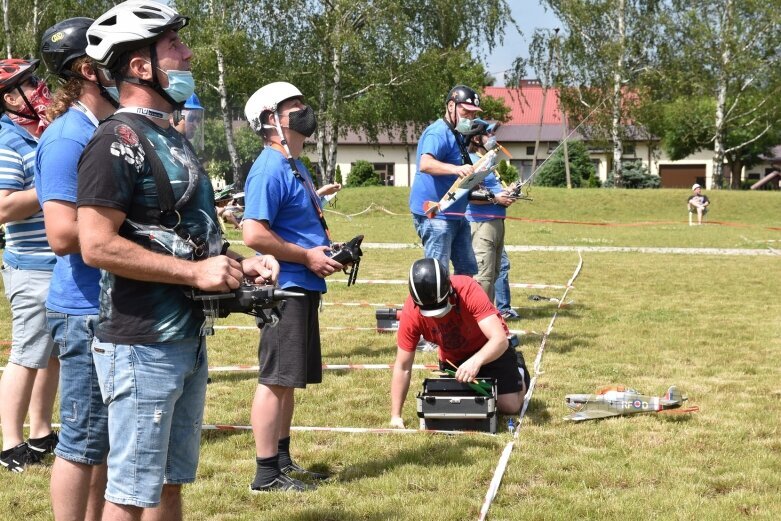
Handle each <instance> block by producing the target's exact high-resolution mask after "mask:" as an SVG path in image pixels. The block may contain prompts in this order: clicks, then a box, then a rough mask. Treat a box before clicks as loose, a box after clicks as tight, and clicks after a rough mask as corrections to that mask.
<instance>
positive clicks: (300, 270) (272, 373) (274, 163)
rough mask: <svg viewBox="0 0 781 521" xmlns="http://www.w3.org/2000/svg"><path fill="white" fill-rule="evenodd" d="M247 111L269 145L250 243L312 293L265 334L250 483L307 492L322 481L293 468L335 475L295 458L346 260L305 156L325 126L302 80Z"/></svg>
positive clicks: (257, 98) (253, 191) (253, 202)
mask: <svg viewBox="0 0 781 521" xmlns="http://www.w3.org/2000/svg"><path fill="white" fill-rule="evenodd" d="M245 112H246V115H247V120H248V121H249V122H250V126H251V127H252V129H253V130H254V131H255V132H257V133H258V134H259V135H260V136H261V137H262V138H263V141H264V143H265V145H266V146H265V148H264V149H263V152H261V154H260V156H258V159H257V160H256V161H255V164H254V165H252V169H251V170H250V173H249V175H248V176H247V183H246V186H245V189H244V193H245V196H244V200H245V203H246V204H245V208H244V226H243V232H244V242H245V244H246V245H247V246H249V247H251V248H252V249H254V250H256V251H259V252H263V253H266V254H271V255H273V256H274V257H276V258H277V259H279V261H280V262H279V264H280V274H279V285H280V286H281V287H282V288H285V289H291V290H293V291H297V292H300V293H305V294H306V298H297V299H289V300H287V301H286V302H284V303H283V304H282V305H281V306H280V311H281V315H282V316H281V319H280V321H279V323H278V324H277V326H276V327H274V328H268V327H266V328H264V329H263V332H262V335H261V339H260V346H259V350H258V358H259V361H260V374H259V375H258V387H257V390H256V392H255V398H254V400H253V402H252V415H251V420H252V432H253V434H254V436H255V450H256V464H257V468H256V473H255V479H254V481H253V482H252V484H251V487H250V488H251V489H252V490H253V491H257V492H260V491H271V490H292V491H302V490H308V489H311V488H314V487H313V486H312V485H308V484H306V483H304V482H303V481H300V480H298V479H294V478H293V477H292V476H293V475H295V476H299V477H304V478H309V479H324V478H326V477H327V475H324V474H320V473H316V472H312V471H308V470H305V469H303V468H302V467H300V466H298V465H297V464H296V463H295V462H294V461H293V460H292V459H291V456H290V424H291V422H292V419H293V405H294V402H293V393H294V391H295V389H296V388H299V389H303V388H306V386H307V384H315V383H320V382H321V381H322V359H321V354H320V324H319V321H318V307H319V304H320V294H321V293H325V291H326V284H325V277H327V276H329V275H331V274H333V273H334V272H336V271H338V270H340V269H341V268H342V265H341V264H339V263H338V262H336V261H334V260H332V259H331V258H330V257H329V256H328V254H327V252H328V250H329V248H330V245H331V241H330V237H329V235H328V227H327V225H326V223H325V219H324V217H323V211H322V207H321V203H320V198H319V197H318V194H317V193H316V191H315V188H314V185H313V184H312V178H311V176H310V174H309V172H308V171H307V169H306V167H305V166H304V164H303V163H302V162H301V161H300V160H299V159H298V158H299V156H300V155H301V152H302V151H303V149H304V140H305V139H306V138H307V137H309V136H311V135H312V134H313V133H314V131H315V129H316V127H317V120H316V118H315V114H314V111H313V110H312V107H311V106H309V105H306V104H304V101H303V94H302V93H301V91H300V90H298V89H297V88H296V87H295V86H294V85H291V84H290V83H286V82H276V83H271V84H269V85H266V86H264V87H262V88H261V89H259V90H258V91H257V92H255V94H253V95H252V96H251V97H250V99H249V101H247V105H246V107H245Z"/></svg>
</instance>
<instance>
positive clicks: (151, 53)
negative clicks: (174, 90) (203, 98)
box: [117, 42, 184, 110]
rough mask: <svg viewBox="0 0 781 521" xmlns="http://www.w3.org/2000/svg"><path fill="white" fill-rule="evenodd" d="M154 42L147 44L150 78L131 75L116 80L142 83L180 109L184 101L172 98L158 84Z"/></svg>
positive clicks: (174, 107)
mask: <svg viewBox="0 0 781 521" xmlns="http://www.w3.org/2000/svg"><path fill="white" fill-rule="evenodd" d="M155 44H156V42H152V44H151V45H150V46H149V64H150V65H151V66H152V80H151V81H150V80H142V79H141V78H133V77H117V80H118V81H125V82H127V83H134V84H136V85H142V86H144V87H149V88H151V89H152V90H154V91H155V92H157V93H158V94H159V95H160V96H161V97H162V98H163V99H164V100H165V101H166V102H168V104H169V105H171V107H172V108H173V109H174V110H181V108H182V107H184V102H181V103H180V102H178V101H176V100H175V99H173V98H172V97H171V96H169V95H168V93H167V92H166V91H165V89H164V88H163V87H162V85H160V80H158V78H157V70H158V69H159V67H158V65H157V64H158V62H157V50H156V48H155ZM117 76H118V75H117Z"/></svg>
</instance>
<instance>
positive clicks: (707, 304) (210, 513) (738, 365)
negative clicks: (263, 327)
mask: <svg viewBox="0 0 781 521" xmlns="http://www.w3.org/2000/svg"><path fill="white" fill-rule="evenodd" d="M407 194H408V192H407V191H406V190H403V189H388V188H377V189H352V190H345V191H344V193H343V194H341V195H340V196H339V201H338V202H337V205H336V208H335V210H336V211H338V212H341V213H343V214H352V213H357V212H360V211H361V210H363V209H365V208H366V207H367V206H369V204H370V203H372V202H374V203H375V204H377V205H381V206H382V207H384V208H385V209H387V210H389V211H391V212H394V213H398V214H403V215H401V216H394V215H389V214H387V213H385V212H381V211H372V212H367V213H365V214H362V215H360V216H357V217H353V218H352V219H351V220H348V219H347V218H345V217H342V216H339V215H336V214H332V213H329V214H327V217H328V219H329V224H330V226H331V228H332V231H333V236H334V238H335V239H338V240H346V239H349V238H350V237H352V236H353V235H355V234H357V233H363V234H365V235H366V241H369V242H400V243H414V242H416V240H417V237H416V236H415V234H414V231H413V229H412V224H411V219H410V217H409V214H408V212H407V210H406V197H407ZM687 194H688V192H687V191H686V190H654V191H615V190H576V191H566V190H559V189H542V188H539V189H538V188H535V189H533V191H532V196H533V197H534V200H533V201H531V202H529V201H521V202H519V203H517V204H516V205H515V206H514V207H513V209H512V212H511V215H512V216H515V217H521V218H524V219H548V220H566V221H580V222H583V221H588V222H600V223H613V224H630V223H650V224H643V225H639V226H611V227H598V226H589V225H583V224H557V223H553V222H532V221H529V220H513V221H508V236H509V238H508V241H507V242H508V244H515V245H566V246H653V247H713V248H754V249H756V248H759V249H768V248H775V249H778V250H781V231H779V230H773V229H770V228H773V227H778V226H781V194H779V193H766V192H763V193H751V192H708V196H709V197H710V198H711V201H712V211H711V213H710V214H709V217H710V219H711V220H712V221H718V222H724V223H730V225H716V224H710V225H707V226H703V227H689V226H688V224H687V221H686V211H685V200H686V197H687ZM654 223H656V224H654ZM232 237H233V238H234V239H239V236H238V235H235V234H232ZM420 256H422V250H420V249H399V250H378V249H367V251H366V255H365V256H364V261H363V263H362V266H361V271H360V277H359V279H369V278H371V279H401V278H405V276H406V272H407V269H408V268H409V265H410V263H411V262H412V261H414V260H415V259H416V258H418V257H420ZM583 259H584V267H583V271H582V272H581V274H580V277H579V278H578V279H577V281H576V283H575V289H574V290H573V291H571V292H570V294H569V296H570V297H571V298H573V299H574V300H575V303H574V304H573V305H572V306H570V307H567V308H564V309H563V310H561V311H560V313H559V317H558V319H557V321H556V323H555V326H554V329H553V332H552V335H551V336H550V338H549V339H548V342H547V349H546V352H545V355H544V358H543V362H542V371H543V374H541V375H540V376H539V379H538V382H537V387H536V390H535V392H534V396H533V398H532V401H531V404H530V407H529V410H528V413H527V416H526V418H525V419H524V422H523V427H522V429H521V433H520V438H519V441H518V443H517V444H516V446H515V450H514V451H513V453H512V456H511V458H510V462H509V466H508V469H507V472H506V474H505V476H504V480H503V482H502V485H501V488H500V489H499V493H498V495H497V497H496V500H495V502H494V504H493V506H492V507H491V510H490V512H489V519H496V520H514V519H540V520H573V519H598V520H603V519H604V520H616V521H619V520H621V521H623V520H646V519H663V520H668V519H674V520H678V519H680V520H702V519H705V520H711V519H714V520H722V519H723V520H734V519H743V518H746V519H762V520H775V519H778V518H779V514H778V513H779V512H781V495H780V494H779V490H781V458H779V453H781V436H780V435H779V431H778V419H779V417H780V415H781V383H779V382H781V369H779V364H778V356H779V352H781V299H780V298H779V295H781V278H780V277H779V273H781V256H718V255H681V254H651V253H634V252H625V253H613V252H611V253H595V252H589V251H585V252H584V253H583ZM511 260H512V265H513V266H512V272H511V280H512V281H514V282H544V283H550V284H562V283H564V282H566V281H567V279H569V277H570V276H571V275H572V272H573V270H574V268H575V266H576V264H577V262H578V255H577V253H574V252H522V253H520V252H514V253H511ZM339 278H343V276H339ZM405 293H406V287H405V286H403V285H395V286H391V285H361V284H358V285H357V286H354V287H351V288H346V287H345V285H344V284H339V283H334V284H331V285H330V287H329V292H328V294H327V295H326V301H327V302H332V303H342V302H357V301H367V302H402V301H403V299H404V297H405ZM532 293H539V294H544V295H546V296H560V295H561V293H562V292H561V291H560V290H520V289H516V290H513V304H514V305H516V306H519V307H520V308H521V310H520V311H521V315H522V317H523V319H522V320H521V321H520V322H516V323H511V327H513V328H522V329H528V330H534V331H544V330H545V328H546V327H547V325H548V323H549V322H550V319H551V316H552V315H553V313H554V311H555V308H554V307H553V306H552V305H551V304H550V303H544V302H531V301H529V300H528V299H527V297H528V295H530V294H532ZM222 324H223V325H249V324H252V322H251V321H250V320H248V318H247V317H244V316H241V315H233V316H231V317H228V318H227V319H224V320H223V321H222ZM321 324H322V325H323V326H359V327H371V326H373V325H374V324H375V320H374V310H373V309H372V308H368V307H359V308H354V307H340V306H326V307H325V308H324V311H323V313H322V315H321ZM322 337H323V346H324V358H325V362H327V363H348V362H351V363H390V362H391V361H392V360H393V357H394V352H395V343H394V337H393V335H391V334H377V333H373V332H350V331H326V330H324V331H323V333H322ZM9 338H10V324H9V316H8V306H7V303H6V301H5V300H2V299H0V341H2V340H8V339H9ZM540 341H541V337H539V336H535V335H529V336H524V337H522V339H521V349H522V351H523V353H524V355H525V357H526V360H527V361H529V362H531V360H533V359H534V357H535V356H536V353H537V350H538V348H539V345H540ZM256 346H257V332H255V331H252V330H221V331H218V333H217V335H216V336H215V337H214V338H212V339H211V341H210V358H211V360H210V365H212V366H216V365H234V364H254V363H256V358H255V357H256ZM0 352H2V354H0V364H2V365H4V364H5V361H6V358H7V346H1V347H0ZM434 360H435V356H434V355H433V354H431V353H423V354H419V355H418V357H417V358H416V363H433V362H434ZM426 375H427V374H426V372H424V371H420V372H416V373H415V375H414V378H413V383H412V386H411V390H410V397H409V398H408V400H407V403H406V406H405V409H404V418H405V420H406V422H407V424H408V425H411V426H414V425H415V424H416V420H417V419H416V416H415V406H414V399H413V395H414V394H415V393H416V392H417V391H418V390H419V388H420V383H421V381H422V379H423V378H424V377H426ZM389 377H390V373H389V372H386V371H370V370H365V371H337V372H333V371H331V372H327V373H326V374H325V379H324V382H323V383H322V384H321V385H317V386H313V387H311V388H310V389H308V390H306V391H304V392H300V393H298V394H297V408H296V416H295V418H294V425H301V426H340V427H384V426H385V425H386V423H387V421H388V417H389V398H388V392H389ZM212 379H213V382H212V384H211V385H210V386H209V390H208V399H207V401H208V404H207V410H206V422H207V423H227V424H237V425H246V424H248V423H249V405H250V402H251V399H252V393H253V391H254V388H255V385H256V377H255V375H254V374H249V373H244V374H242V373H231V374H226V373H222V374H217V373H214V374H212ZM610 384H625V385H628V386H630V387H634V388H636V389H638V390H640V391H644V392H646V393H648V394H661V393H664V391H665V390H666V389H667V387H669V386H670V385H671V384H676V385H678V386H679V387H680V388H681V389H682V391H683V392H684V394H687V395H688V396H689V402H688V404H690V405H698V406H699V407H700V409H701V410H700V412H699V413H697V414H693V415H686V416H679V417H675V416H657V415H647V416H637V417H625V418H615V419H608V420H604V421H599V422H585V423H582V424H571V423H568V422H564V421H562V417H563V416H564V415H566V414H567V412H568V410H567V408H566V406H565V405H564V395H565V394H568V393H582V392H591V391H593V390H594V389H596V388H598V387H601V386H604V385H610ZM0 399H2V397H0ZM509 440H510V436H509V435H508V434H506V433H505V432H502V433H501V434H499V435H498V436H496V437H488V436H484V435H465V436H432V435H425V434H410V435H377V434H338V433H312V432H307V433H295V434H294V436H293V452H294V455H295V456H296V457H297V459H298V460H299V461H300V462H301V463H302V464H305V465H309V466H314V467H317V468H320V469H328V470H330V471H331V472H333V473H334V474H335V477H334V478H333V479H332V480H331V481H330V482H329V483H328V484H326V485H323V486H321V487H320V488H319V489H318V490H317V491H315V492H312V493H308V494H267V495H250V494H249V493H248V492H247V486H248V484H249V482H250V481H251V479H252V476H253V472H254V456H253V452H254V450H253V443H252V436H251V434H250V433H248V432H223V431H220V432H215V431H210V432H206V433H205V434H204V438H203V443H202V445H203V450H202V452H201V464H200V467H199V475H198V481H197V483H196V484H195V485H193V486H190V487H187V488H186V492H185V502H186V505H185V508H186V516H187V518H188V519H195V520H215V521H216V520H256V519H262V520H279V521H282V520H293V521H305V520H312V521H314V520H333V521H336V520H339V521H353V520H355V521H357V520H367V521H375V520H376V521H380V520H386V519H391V520H410V521H412V520H416V521H417V520H420V519H443V520H462V519H476V518H477V515H478V512H479V509H480V506H481V504H482V502H483V498H484V496H485V493H486V490H487V488H488V484H489V482H490V480H491V477H492V475H493V472H494V467H495V465H496V463H497V461H498V459H499V456H500V454H501V451H502V449H503V447H504V446H505V444H506V443H507V442H508V441H509ZM48 478H49V469H48V468H46V467H37V468H32V469H30V471H28V472H26V473H25V474H22V475H12V474H10V473H2V474H0V505H2V507H0V519H3V520H5V519H8V520H18V519H25V520H27V521H34V520H44V519H50V517H51V515H50V510H49V501H48Z"/></svg>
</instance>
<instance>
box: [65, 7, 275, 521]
mask: <svg viewBox="0 0 781 521" xmlns="http://www.w3.org/2000/svg"><path fill="white" fill-rule="evenodd" d="M187 22H188V19H187V18H185V17H183V16H181V15H179V13H177V12H176V11H175V10H174V9H172V8H170V7H168V6H166V5H164V4H158V3H155V2H152V3H149V4H145V3H141V2H137V1H132V2H125V3H123V4H120V5H117V6H116V7H114V8H112V9H110V10H109V11H108V12H107V13H105V14H104V15H102V16H101V17H99V18H98V19H97V20H96V21H95V23H93V24H92V26H91V27H90V29H89V30H88V33H87V36H88V41H89V42H90V45H89V46H88V47H87V53H88V54H89V56H90V57H91V58H93V59H94V60H95V61H96V62H97V63H98V65H99V66H101V67H104V68H106V69H108V70H110V71H111V74H112V76H113V77H114V78H115V79H116V81H117V84H118V86H119V90H120V100H119V101H120V109H119V111H118V113H119V116H118V117H120V118H127V120H126V121H120V120H116V119H109V120H107V121H105V122H104V123H103V124H101V126H100V127H99V128H98V130H97V131H96V132H95V135H94V136H93V138H92V140H91V141H90V142H89V144H88V145H87V147H86V148H85V149H84V153H83V154H82V156H81V161H80V163H79V172H78V176H79V180H78V183H79V186H78V202H77V206H78V222H79V241H80V244H81V253H82V256H83V258H84V260H85V262H86V263H87V264H89V265H91V266H96V267H99V268H101V269H102V270H103V273H102V280H101V295H100V314H99V320H98V326H97V328H96V331H95V341H94V342H93V347H92V351H93V359H94V364H95V368H96V372H97V375H98V380H99V382H100V388H101V392H102V394H103V399H104V401H105V402H106V403H108V424H109V442H110V452H109V455H108V483H107V485H106V495H105V497H106V500H107V501H106V506H105V509H104V512H103V519H104V520H109V519H111V520H114V519H120V520H133V519H140V518H141V515H142V512H143V509H145V508H154V507H157V506H159V507H160V510H158V511H156V515H159V518H160V519H171V520H174V521H176V520H180V519H181V515H182V514H181V512H182V507H181V485H182V484H184V483H190V482H192V481H193V480H194V479H195V472H196V468H197V465H198V451H199V444H200V433H201V422H202V419H203V406H204V401H205V396H206V379H207V367H208V366H207V359H206V346H205V342H204V334H205V333H206V331H207V330H208V329H209V324H208V323H206V322H205V317H204V313H203V311H202V307H201V305H200V304H197V303H196V302H194V301H193V300H191V299H189V298H188V297H187V296H186V294H185V291H184V289H185V288H187V287H196V288H199V289H201V290H206V291H221V292H226V291H229V290H231V289H235V288H237V287H238V286H239V285H240V283H241V282H242V279H243V278H244V277H245V276H246V277H249V278H251V279H252V280H254V281H255V282H264V281H267V282H272V281H275V280H276V277H277V274H278V272H279V265H278V263H277V262H276V261H275V260H274V258H273V257H270V256H256V257H253V258H251V259H243V258H241V257H240V256H238V255H236V254H235V253H233V252H227V253H226V254H222V252H223V247H224V241H223V238H222V233H221V231H220V227H219V225H218V224H217V216H216V213H215V209H214V192H213V190H212V187H211V183H210V181H209V179H208V176H207V175H206V173H205V172H204V170H203V168H202V166H201V164H200V162H199V161H198V159H197V157H196V155H195V153H194V152H193V150H192V149H191V148H190V146H189V144H188V143H187V141H186V140H185V139H184V138H183V137H182V136H181V134H179V133H178V132H176V130H175V129H173V128H172V127H171V125H170V123H169V114H170V112H171V111H173V110H174V109H177V108H180V107H181V105H182V104H183V103H184V101H185V100H186V99H187V98H188V97H189V96H190V95H191V94H192V91H193V80H192V74H191V73H190V72H189V70H190V59H191V58H192V53H191V52H190V49H189V48H188V47H187V46H186V45H185V44H184V43H182V41H181V40H180V39H179V34H178V31H179V29H181V28H183V27H184V26H185V25H187ZM115 117H117V116H115ZM147 140H148V141H147ZM145 143H146V146H144V144H145ZM150 154H154V156H156V158H157V159H158V160H159V166H158V167H155V166H153V165H154V161H155V157H150ZM161 172H162V173H161ZM155 174H157V176H156V175H155ZM169 191H170V192H173V193H172V197H173V200H174V201H175V206H174V208H175V211H172V212H168V213H167V214H163V213H162V212H161V211H160V210H161V206H165V205H166V199H167V197H165V194H166V193H167V192H169Z"/></svg>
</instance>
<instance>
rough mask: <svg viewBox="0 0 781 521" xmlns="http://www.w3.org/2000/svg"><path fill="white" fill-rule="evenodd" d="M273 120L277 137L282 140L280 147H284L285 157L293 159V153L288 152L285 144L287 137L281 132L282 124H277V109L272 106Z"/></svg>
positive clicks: (288, 148)
mask: <svg viewBox="0 0 781 521" xmlns="http://www.w3.org/2000/svg"><path fill="white" fill-rule="evenodd" d="M274 120H275V126H276V129H277V134H278V135H279V139H280V140H281V141H282V147H283V148H284V149H285V153H287V159H288V160H291V159H293V154H291V153H290V147H289V146H287V139H285V134H283V133H282V125H280V124H279V111H278V110H277V108H276V107H274Z"/></svg>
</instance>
